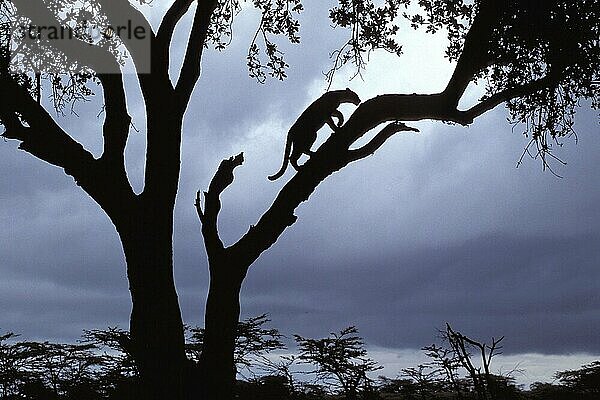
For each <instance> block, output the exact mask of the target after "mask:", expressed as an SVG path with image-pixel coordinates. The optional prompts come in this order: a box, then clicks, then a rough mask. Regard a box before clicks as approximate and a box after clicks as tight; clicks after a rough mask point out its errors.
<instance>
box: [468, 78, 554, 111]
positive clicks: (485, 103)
mask: <svg viewBox="0 0 600 400" xmlns="http://www.w3.org/2000/svg"><path fill="white" fill-rule="evenodd" d="M557 82H558V79H557V76H550V75H549V76H546V77H544V78H541V79H537V80H534V81H532V82H529V83H526V84H524V85H521V86H516V87H513V88H509V89H506V90H503V91H501V92H498V93H495V94H493V95H491V96H489V97H487V98H486V99H484V100H482V101H481V102H479V103H478V104H476V105H474V106H473V107H471V108H470V109H468V110H466V111H464V115H465V118H466V119H467V120H471V121H472V120H474V119H475V118H477V117H479V116H480V115H483V114H485V113H486V112H488V111H490V110H492V109H494V108H496V107H497V106H499V105H500V104H502V103H505V102H507V101H509V100H512V99H516V98H519V97H523V96H527V95H529V94H533V93H536V92H538V91H540V90H542V89H544V88H548V87H550V86H551V85H554V84H556V83H557Z"/></svg>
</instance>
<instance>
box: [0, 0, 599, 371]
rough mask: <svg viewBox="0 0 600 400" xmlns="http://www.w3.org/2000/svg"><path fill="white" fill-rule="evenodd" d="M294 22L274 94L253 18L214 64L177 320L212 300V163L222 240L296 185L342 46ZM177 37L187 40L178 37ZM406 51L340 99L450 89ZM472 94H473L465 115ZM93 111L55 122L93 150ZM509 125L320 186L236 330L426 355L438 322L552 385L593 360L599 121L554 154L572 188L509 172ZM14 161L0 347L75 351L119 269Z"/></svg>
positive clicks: (202, 95)
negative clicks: (357, 337)
mask: <svg viewBox="0 0 600 400" xmlns="http://www.w3.org/2000/svg"><path fill="white" fill-rule="evenodd" d="M158 15H160V9H158V8H155V9H154V10H153V11H152V16H153V19H156V18H158V17H157V16H158ZM188 20H189V18H188V19H187V20H186V22H187V21H188ZM303 20H304V22H305V24H304V28H303V30H302V31H301V34H302V45H301V46H297V47H292V48H286V56H287V57H288V61H289V63H290V64H291V66H292V67H291V70H290V71H289V79H288V80H286V81H285V82H283V83H281V82H275V81H271V82H269V83H268V84H267V85H259V84H257V83H255V82H254V81H252V80H251V79H249V78H248V77H247V71H246V69H245V51H246V48H247V45H248V42H249V34H250V33H251V32H252V29H253V27H254V25H253V24H254V23H256V21H255V15H253V14H252V13H247V14H242V15H241V18H240V20H239V23H238V24H237V25H236V26H235V29H234V35H235V36H234V40H233V43H232V45H231V46H230V48H229V49H227V50H226V51H225V52H222V53H218V52H215V51H210V52H207V53H206V56H205V60H204V63H203V70H202V78H201V80H200V83H199V85H198V87H197V90H196V92H195V97H194V100H193V102H192V104H191V105H190V109H189V112H188V115H187V116H186V122H185V135H184V142H183V164H182V175H181V184H180V192H179V196H178V201H177V206H176V219H175V275H176V281H177V285H178V292H179V295H180V301H181V307H182V310H183V314H184V318H185V320H186V322H187V323H190V324H201V323H202V312H203V306H204V299H205V296H206V288H207V270H206V268H207V267H206V257H205V253H204V248H203V244H202V240H201V237H200V232H199V223H198V221H197V218H196V216H195V210H194V208H193V197H194V193H195V191H196V190H197V189H198V188H206V186H207V184H208V182H209V179H210V177H211V176H212V174H213V173H214V171H215V170H216V167H217V165H218V163H219V161H220V160H221V159H223V158H225V157H229V156H231V155H233V154H236V153H238V152H240V151H244V152H245V156H246V162H245V164H244V165H243V166H242V167H240V168H238V170H237V171H236V181H235V183H234V184H233V186H232V187H231V188H229V189H228V190H227V192H226V193H225V194H224V195H223V211H222V214H221V219H220V227H221V232H222V235H223V238H224V240H225V241H226V242H228V243H230V242H232V241H234V240H236V239H237V238H238V237H239V236H240V235H241V234H243V233H244V232H245V231H246V229H247V228H248V226H249V225H250V224H252V223H254V222H255V221H256V220H257V219H258V217H259V216H260V214H261V213H262V212H263V211H264V210H265V209H266V207H268V206H269V204H270V202H271V201H272V200H273V198H274V196H275V194H276V192H277V190H278V188H280V187H281V185H282V184H283V183H284V181H285V179H287V178H289V176H290V174H291V172H290V171H288V174H287V175H286V176H285V177H284V178H283V179H281V180H280V181H277V182H275V183H271V182H269V181H268V180H267V179H266V176H267V175H270V174H272V173H274V172H275V171H276V170H277V169H278V167H279V166H280V163H281V157H282V152H283V146H284V140H285V134H286V130H287V128H288V127H289V126H290V125H291V124H292V123H293V121H294V119H295V117H296V116H297V115H298V114H299V113H300V112H301V111H302V110H303V107H304V106H306V105H307V104H308V103H309V102H310V101H311V100H312V99H314V98H316V97H317V96H318V95H319V94H320V93H321V92H322V91H323V90H324V88H325V87H326V83H325V81H324V78H323V75H322V72H323V71H325V70H327V69H328V67H329V63H330V60H329V59H328V52H329V51H331V50H332V49H333V48H335V47H336V45H339V43H340V41H341V40H343V38H342V37H341V36H340V35H339V34H331V32H330V27H329V25H328V24H327V20H326V14H323V13H322V14H319V13H316V12H310V11H309V12H308V13H307V14H306V15H305V16H304V17H303ZM307 22H309V23H307ZM185 34H186V26H185V24H184V25H183V26H182V27H180V29H178V36H179V37H180V39H181V40H183V39H184V36H185ZM400 35H401V36H402V37H404V39H403V43H404V45H405V55H404V56H403V57H401V58H400V59H396V58H394V57H392V56H389V55H385V54H374V55H373V57H372V61H371V64H370V65H369V67H368V70H367V71H366V73H365V74H364V76H363V78H364V79H363V80H361V79H360V78H356V79H354V80H352V81H350V82H349V81H348V77H349V76H350V71H342V72H341V73H340V74H339V75H338V76H337V78H336V80H335V82H334V88H344V87H346V86H348V87H351V88H352V89H354V90H355V91H356V92H357V93H358V94H359V95H360V96H361V98H363V99H366V98H368V97H371V96H373V95H376V94H380V93H386V92H398V93H413V92H420V93H430V92H435V91H438V90H441V89H443V85H444V83H445V82H446V81H447V79H448V78H449V76H450V73H451V64H449V63H448V62H447V61H446V60H444V58H443V51H444V40H443V37H441V36H435V37H432V36H429V35H425V34H420V33H414V32H412V31H409V30H406V29H405V30H402V31H401V32H400ZM173 51H174V53H175V54H180V52H181V46H179V47H177V46H176V47H174V49H173ZM174 59H175V60H177V59H180V57H179V58H178V57H174ZM176 67H177V64H176V62H174V64H173V71H175V70H176ZM174 75H175V74H174ZM129 79H130V80H131V77H129ZM128 87H129V89H130V92H129V93H128V101H129V105H130V109H131V112H132V114H133V116H134V123H135V124H136V127H137V128H138V129H139V130H140V133H136V132H133V131H132V133H131V139H130V143H129V146H128V150H127V155H128V172H129V174H130V178H131V180H132V182H133V183H134V186H136V188H137V189H138V190H139V189H140V185H141V182H142V174H143V157H142V154H143V150H144V133H143V132H144V121H143V107H142V106H141V105H140V103H139V98H138V95H139V93H137V90H136V87H135V85H134V84H133V83H132V82H130V85H129V86H128ZM478 93H479V92H478V88H477V87H472V88H471V89H470V90H469V92H468V96H467V99H466V102H469V101H470V102H473V101H475V100H476V99H477V95H478ZM99 109H100V104H99V102H98V101H93V102H91V103H89V104H86V105H82V106H80V109H79V114H80V115H81V117H80V118H75V117H71V116H67V117H57V119H58V121H59V122H60V123H61V125H63V126H64V127H65V128H67V129H68V130H69V132H72V133H73V135H74V136H75V137H76V138H78V139H80V140H82V142H84V143H85V144H86V146H87V147H88V148H90V149H91V150H92V151H95V152H98V151H99V150H100V149H101V146H100V143H101V142H100V138H101V135H100V131H99V127H100V125H101V122H102V121H101V119H99V118H97V117H96V115H97V114H98V111H99ZM344 111H345V113H346V115H349V113H350V112H351V111H352V108H351V107H346V108H344ZM506 117H507V115H506V112H505V111H504V109H503V108H502V107H499V108H498V109H496V110H494V111H492V112H489V113H488V114H486V115H484V116H483V117H481V118H479V119H478V120H477V121H475V123H474V124H473V125H472V126H471V127H469V128H464V127H457V126H449V125H444V124H441V123H430V122H420V123H415V124H414V126H417V127H419V128H420V129H421V133H420V134H403V135H399V136H398V137H394V138H392V139H391V140H390V141H389V142H388V143H387V144H386V145H385V146H384V147H383V148H382V149H380V151H378V152H377V153H376V154H375V155H374V156H372V157H370V158H368V159H366V160H363V161H360V162H357V163H355V164H352V165H350V166H348V167H347V168H345V169H344V170H343V171H341V172H339V173H337V174H335V175H334V176H332V177H331V178H329V179H328V180H327V181H325V182H324V183H323V184H322V185H321V186H320V187H319V188H318V189H317V192H316V193H315V194H314V195H313V196H312V197H311V199H310V201H309V202H308V203H305V204H303V205H302V206H301V207H300V208H299V209H298V211H297V215H298V216H299V220H298V222H297V223H296V224H295V225H294V226H293V227H291V228H290V229H288V230H287V231H286V232H285V234H284V235H283V237H282V238H281V239H280V240H279V242H278V243H277V244H276V245H275V246H274V247H273V248H271V249H270V250H269V251H267V252H266V253H265V254H263V255H262V256H261V258H260V259H259V260H258V261H257V262H256V263H255V265H254V266H253V267H252V269H251V271H250V273H249V276H248V279H247V281H246V284H245V286H244V289H243V293H242V314H243V316H246V317H247V316H254V315H257V314H261V313H269V314H270V315H271V318H272V320H273V325H274V326H276V327H278V328H279V329H280V330H281V331H282V332H284V333H286V334H291V333H299V334H302V335H307V336H323V335H326V334H327V333H328V332H330V331H333V330H338V329H341V328H343V327H345V326H347V325H351V324H354V325H357V326H358V328H359V329H360V331H361V334H362V335H363V336H364V337H365V339H366V341H367V342H368V343H369V344H370V345H372V346H377V347H378V348H379V349H385V350H384V351H385V352H387V353H386V354H394V351H396V350H398V349H418V348H420V347H422V346H424V345H427V344H430V343H431V342H432V341H434V340H435V335H436V329H438V328H440V327H442V326H443V325H444V323H445V322H447V321H448V322H450V323H452V324H453V326H454V327H455V328H457V329H459V330H461V331H463V332H464V333H466V334H469V335H472V336H474V337H476V338H480V339H485V338H487V337H490V336H493V335H494V336H499V335H505V336H506V339H505V343H504V344H505V347H504V350H505V352H506V353H510V354H513V355H514V356H513V357H515V359H518V355H519V354H524V353H539V354H545V355H548V356H550V355H554V356H553V357H554V358H552V360H555V361H554V362H555V363H556V369H561V368H562V365H559V364H560V361H556V360H561V358H560V357H558V356H559V355H566V354H572V353H576V354H580V355H581V354H587V356H583V355H582V356H581V359H584V358H585V357H588V358H589V357H592V356H594V355H599V354H600V336H599V335H598V327H599V326H600V294H599V293H600V250H599V249H600V246H599V244H600V186H599V185H598V178H597V166H598V165H600V152H599V151H598V150H599V149H600V135H599V133H600V132H599V129H598V128H599V125H598V122H599V121H598V114H597V113H594V112H591V111H589V107H587V106H586V105H585V104H584V107H582V109H581V110H580V111H579V112H578V115H577V124H576V130H577V132H578V133H579V136H578V138H579V140H578V142H577V143H575V140H574V139H569V140H565V145H564V146H563V148H561V149H560V150H559V152H558V154H559V155H560V156H561V157H562V158H563V159H564V160H566V161H567V162H568V165H566V166H557V172H559V173H560V174H561V175H563V176H564V178H563V179H558V178H556V177H554V176H553V175H552V174H550V173H549V172H544V171H542V170H541V164H540V163H539V162H538V161H536V160H531V159H529V158H525V161H524V163H523V165H522V166H521V167H519V168H515V166H516V163H517V160H518V159H519V157H520V155H521V152H522V149H523V147H524V146H525V144H526V139H525V138H524V137H523V135H521V134H520V128H516V129H514V130H513V129H512V126H511V125H510V124H509V123H508V122H507V120H506ZM16 146H17V144H16V143H14V142H7V143H0V170H1V171H3V172H2V174H1V175H0V223H1V226H2V229H1V230H0V273H1V274H2V280H1V281H0V310H2V312H1V313H0V331H5V330H12V331H15V332H20V333H22V334H24V335H25V336H26V337H31V338H44V339H56V340H72V339H73V338H76V337H78V335H79V334H80V332H81V330H82V329H90V328H104V327H107V326H109V325H110V326H114V325H120V326H121V327H126V326H127V321H128V317H129V311H130V300H129V292H128V285H127V282H126V278H125V267H124V260H123V255H122V251H121V247H120V244H119V241H118V238H117V235H116V233H115V230H114V228H113V227H112V225H111V224H110V222H109V221H108V218H107V217H106V216H105V215H104V214H103V213H102V212H101V211H100V209H99V208H98V207H97V206H96V205H95V204H94V203H93V202H92V201H91V200H90V199H89V198H88V197H87V196H86V195H85V194H84V193H83V192H82V191H81V190H80V189H79V188H78V187H76V186H75V185H74V184H73V182H72V179H71V178H69V177H67V176H66V175H64V173H63V172H61V171H60V170H58V169H56V168H54V167H51V166H49V165H47V164H44V163H43V162H40V161H38V160H36V159H34V158H33V157H31V156H29V155H28V154H26V153H23V152H21V151H18V150H16ZM382 351H383V350H382ZM398 351H399V350H398ZM523 357H525V356H523ZM569 366H570V365H569Z"/></svg>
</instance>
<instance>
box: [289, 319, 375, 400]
mask: <svg viewBox="0 0 600 400" xmlns="http://www.w3.org/2000/svg"><path fill="white" fill-rule="evenodd" d="M294 339H295V340H296V343H297V344H298V349H299V356H298V359H299V360H301V362H305V363H308V364H312V365H314V366H315V367H316V369H315V371H314V372H315V373H316V375H317V378H318V379H319V380H321V381H323V382H325V383H331V384H332V385H333V386H334V387H336V386H337V387H338V388H339V389H340V391H341V393H342V394H343V395H344V396H345V397H346V399H350V400H353V399H357V398H358V397H357V396H358V394H359V393H360V392H361V391H366V390H369V389H370V387H371V383H372V382H371V379H370V378H369V376H368V375H367V374H368V373H369V372H374V371H377V370H379V369H381V368H382V367H381V366H379V365H378V364H377V363H376V362H375V361H373V360H372V359H370V358H368V357H367V350H365V348H364V343H363V341H362V338H361V337H359V336H358V330H357V329H356V328H355V327H354V326H350V327H348V328H345V329H342V330H341V331H340V332H339V333H331V334H330V335H329V337H327V338H322V339H309V338H304V337H302V336H300V335H294Z"/></svg>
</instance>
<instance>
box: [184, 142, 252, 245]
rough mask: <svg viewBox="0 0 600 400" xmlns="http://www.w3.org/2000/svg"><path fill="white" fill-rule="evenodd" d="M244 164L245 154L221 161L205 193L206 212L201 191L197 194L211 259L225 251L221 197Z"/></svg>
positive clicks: (197, 208) (203, 232) (203, 230)
mask: <svg viewBox="0 0 600 400" xmlns="http://www.w3.org/2000/svg"><path fill="white" fill-rule="evenodd" d="M243 162H244V153H240V154H238V155H237V156H233V157H230V158H228V159H226V160H223V161H221V164H220V165H219V169H218V170H217V172H216V173H215V176H214V177H213V178H212V180H211V182H210V185H209V186H208V191H206V192H204V210H203V209H202V204H201V200H202V199H201V195H200V191H198V192H197V193H196V203H195V205H196V211H197V212H198V217H199V218H200V222H201V223H202V236H203V237H204V242H205V245H206V250H207V253H208V255H209V257H211V256H212V255H213V254H214V253H215V252H220V251H222V250H223V242H222V241H221V239H220V238H219V232H218V225H217V219H218V216H219V211H221V200H220V196H221V193H223V191H224V190H225V189H227V187H228V186H229V185H231V184H232V183H233V179H234V176H233V171H234V170H235V168H236V167H238V166H240V165H242V163H243Z"/></svg>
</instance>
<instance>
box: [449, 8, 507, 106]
mask: <svg viewBox="0 0 600 400" xmlns="http://www.w3.org/2000/svg"><path fill="white" fill-rule="evenodd" d="M507 6H508V1H507V0H483V1H481V3H480V5H479V11H478V12H477V15H476V16H475V18H474V20H473V24H472V25H471V27H470V29H469V32H468V33H467V35H466V37H465V43H464V46H463V51H462V53H461V55H460V57H459V59H458V63H457V65H456V67H455V69H454V72H453V74H452V77H451V78H450V81H449V82H448V85H447V86H446V89H445V90H444V94H445V95H446V96H447V97H446V100H447V101H448V102H449V106H451V107H454V108H455V107H457V106H458V102H459V101H460V99H461V97H462V95H463V94H464V92H465V90H466V88H467V86H468V85H469V83H470V82H471V81H472V80H473V79H474V77H475V75H476V74H477V73H479V72H480V71H482V70H483V69H484V68H486V67H487V66H488V65H490V63H491V62H492V61H493V60H492V59H491V55H490V53H489V51H490V43H491V39H492V35H493V33H494V29H495V28H496V26H497V22H498V20H499V16H500V15H502V13H503V12H504V10H505V9H506V7H507Z"/></svg>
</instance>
